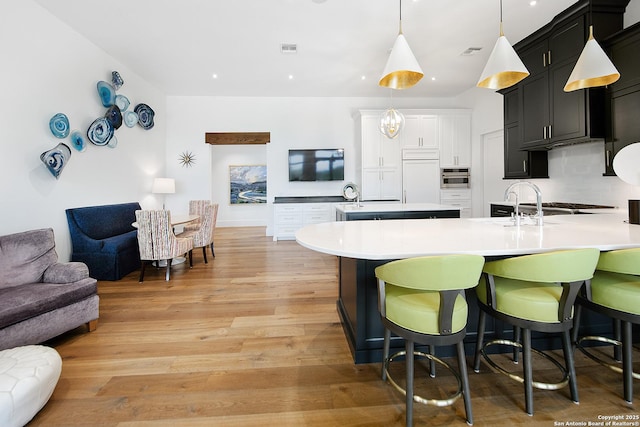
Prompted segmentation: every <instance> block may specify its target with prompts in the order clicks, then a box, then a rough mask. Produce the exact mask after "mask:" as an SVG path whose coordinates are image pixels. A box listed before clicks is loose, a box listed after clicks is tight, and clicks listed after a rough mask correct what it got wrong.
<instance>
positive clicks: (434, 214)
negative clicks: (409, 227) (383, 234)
mask: <svg viewBox="0 0 640 427" xmlns="http://www.w3.org/2000/svg"><path fill="white" fill-rule="evenodd" d="M436 218H460V211H459V210H458V209H451V210H437V211H397V212H342V211H340V210H338V211H337V212H336V219H337V220H338V221H361V220H370V219H373V220H383V219H436Z"/></svg>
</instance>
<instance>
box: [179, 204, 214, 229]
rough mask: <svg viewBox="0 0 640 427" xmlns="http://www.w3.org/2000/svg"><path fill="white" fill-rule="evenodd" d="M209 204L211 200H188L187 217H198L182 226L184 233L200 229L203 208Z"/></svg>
mask: <svg viewBox="0 0 640 427" xmlns="http://www.w3.org/2000/svg"><path fill="white" fill-rule="evenodd" d="M210 204H211V200H189V215H199V216H200V218H198V219H197V220H195V221H191V222H190V223H189V224H186V225H185V226H184V231H195V230H197V229H199V228H200V221H201V218H202V213H203V212H204V208H205V207H206V206H209V205H210Z"/></svg>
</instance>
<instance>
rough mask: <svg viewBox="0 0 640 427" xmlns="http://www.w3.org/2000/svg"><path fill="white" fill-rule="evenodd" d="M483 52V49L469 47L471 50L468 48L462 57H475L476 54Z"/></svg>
mask: <svg viewBox="0 0 640 427" xmlns="http://www.w3.org/2000/svg"><path fill="white" fill-rule="evenodd" d="M481 50H482V48H481V47H469V48H467V50H465V51H464V52H462V53H461V54H460V55H462V56H471V55H475V54H476V53H478V52H480V51H481Z"/></svg>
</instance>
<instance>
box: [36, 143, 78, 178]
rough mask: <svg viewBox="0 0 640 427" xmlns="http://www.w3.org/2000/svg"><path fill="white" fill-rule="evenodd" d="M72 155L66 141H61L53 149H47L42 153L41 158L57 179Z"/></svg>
mask: <svg viewBox="0 0 640 427" xmlns="http://www.w3.org/2000/svg"><path fill="white" fill-rule="evenodd" d="M70 157H71V149H70V148H69V146H68V145H66V144H64V143H62V142H61V143H59V144H58V145H56V146H55V147H54V148H52V149H51V150H48V151H45V152H44V153H42V154H40V160H42V163H44V165H45V166H46V167H47V169H48V170H49V172H51V175H53V176H54V177H55V178H56V179H58V177H60V174H61V173H62V169H64V167H65V166H66V165H67V162H68V161H69V158H70Z"/></svg>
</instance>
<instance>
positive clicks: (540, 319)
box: [473, 248, 600, 415]
mask: <svg viewBox="0 0 640 427" xmlns="http://www.w3.org/2000/svg"><path fill="white" fill-rule="evenodd" d="M599 255H600V252H599V251H598V249H595V248H585V249H574V250H562V251H552V252H546V253H539V254H533V255H523V256H516V257H512V258H507V259H502V260H498V261H491V262H487V263H486V264H485V266H484V269H483V274H482V279H481V280H480V283H479V284H478V287H477V288H476V294H477V296H478V306H479V307H480V315H479V319H478V337H477V341H476V352H475V360H474V363H473V369H474V371H475V372H479V370H480V356H482V357H483V358H484V359H485V361H486V362H487V363H488V364H489V365H490V366H491V367H492V368H494V369H495V370H496V371H498V372H500V373H502V374H505V375H507V376H508V377H509V378H511V379H513V380H516V381H518V382H520V383H522V384H524V395H525V410H526V412H527V414H529V415H533V388H534V387H535V388H539V389H545V390H558V389H560V388H562V387H564V386H566V385H567V384H569V388H570V391H571V399H572V400H573V402H575V403H578V402H579V398H578V385H577V381H576V374H575V366H574V362H573V345H572V343H571V336H570V331H571V328H572V326H573V306H574V302H575V299H576V296H577V295H578V292H579V291H580V288H581V287H582V286H583V285H584V283H585V282H586V281H588V280H590V279H591V277H592V276H593V273H594V271H595V268H596V263H597V262H598V257H599ZM487 314H489V315H490V316H492V317H494V318H495V319H498V320H501V321H503V322H506V323H507V324H510V325H512V326H514V339H513V340H507V339H495V340H491V341H487V342H486V343H484V342H483V341H484V328H485V321H486V315H487ZM531 331H537V332H544V333H556V334H557V333H559V334H561V335H562V346H563V353H564V362H565V366H562V365H561V364H560V363H559V362H557V361H556V360H555V359H553V358H551V356H549V355H547V354H546V353H544V352H542V351H539V350H536V349H533V348H532V347H531ZM516 332H517V333H516ZM520 332H521V338H520ZM493 345H506V346H509V347H512V348H514V349H515V350H516V351H520V349H521V350H522V359H523V362H522V369H523V376H518V375H516V374H515V373H512V372H509V371H508V370H507V369H505V368H503V367H502V366H501V365H500V364H498V363H496V362H495V361H494V360H492V358H491V357H490V356H489V354H488V352H487V351H486V348H487V347H489V346H493ZM532 352H534V353H536V354H538V355H540V356H542V357H544V358H546V359H547V360H549V361H550V362H552V363H554V364H555V365H556V367H557V368H558V369H559V370H560V371H561V372H562V374H563V378H562V379H561V380H560V381H558V382H557V383H542V382H537V381H534V380H533V362H532V356H531V354H532ZM514 355H517V352H516V353H514ZM492 356H495V355H492Z"/></svg>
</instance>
